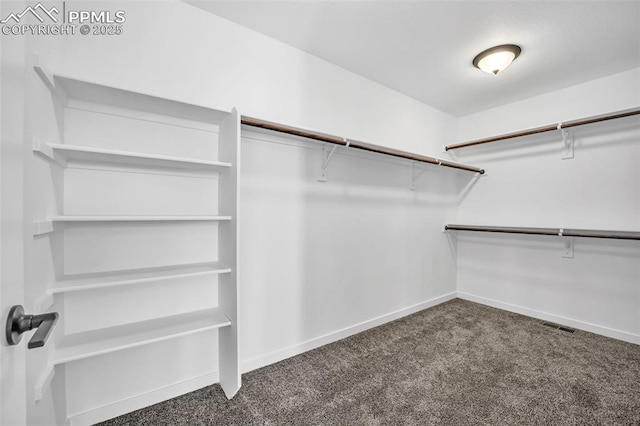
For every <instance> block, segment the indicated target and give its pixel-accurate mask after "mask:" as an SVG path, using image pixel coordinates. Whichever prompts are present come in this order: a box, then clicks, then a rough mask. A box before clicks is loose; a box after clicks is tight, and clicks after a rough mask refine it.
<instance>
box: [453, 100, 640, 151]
mask: <svg viewBox="0 0 640 426" xmlns="http://www.w3.org/2000/svg"><path fill="white" fill-rule="evenodd" d="M638 114H640V108H635V109H631V110H625V111H619V112H615V113H612V114H606V115H599V116H595V117H589V118H583V119H580V120H574V121H568V122H566V123H558V124H550V125H548V126H543V127H537V128H535V129H529V130H523V131H521V132H515V133H507V134H505V135H500V136H494V137H491V138H487V139H479V140H475V141H471V142H462V143H458V144H453V145H447V146H446V147H445V150H446V151H450V150H452V149H459V148H466V147H469V146H475V145H483V144H485V143H491V142H497V141H502V140H505V139H512V138H519V137H521V136H528V135H535V134H537V133H544V132H553V131H557V130H560V129H568V128H570V127H576V126H584V125H585V124H592V123H599V122H601V121H608V120H615V119H617V118H624V117H630V116H632V115H638Z"/></svg>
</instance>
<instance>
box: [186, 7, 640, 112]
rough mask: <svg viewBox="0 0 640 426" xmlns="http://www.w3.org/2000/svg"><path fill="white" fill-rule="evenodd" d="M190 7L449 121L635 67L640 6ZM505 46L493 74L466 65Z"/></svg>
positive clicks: (639, 55)
mask: <svg viewBox="0 0 640 426" xmlns="http://www.w3.org/2000/svg"><path fill="white" fill-rule="evenodd" d="M188 3H191V4H194V5H196V6H198V7H200V8H202V9H204V10H206V11H209V12H211V13H214V14H216V15H219V16H221V17H223V18H226V19H228V20H231V21H233V22H236V23H238V24H240V25H243V26H245V27H248V28H251V29H253V30H255V31H258V32H260V33H263V34H265V35H268V36H270V37H273V38H275V39H278V40H281V41H282V42H284V43H286V44H289V45H291V46H293V47H296V48H298V49H301V50H303V51H305V52H308V53H310V54H312V55H315V56H317V57H319V58H322V59H325V60H327V61H329V62H331V63H333V64H335V65H338V66H340V67H342V68H344V69H347V70H349V71H352V72H354V73H356V74H359V75H362V76H364V77H366V78H368V79H370V80H373V81H376V82H378V83H380V84H382V85H384V86H387V87H389V88H391V89H394V90H396V91H398V92H401V93H404V94H406V95H408V96H411V97H412V98H415V99H417V100H419V101H421V102H423V103H425V104H428V105H431V106H433V107H435V108H437V109H440V110H442V111H444V112H447V113H449V114H452V115H455V116H464V115H467V114H471V113H474V112H477V111H482V110H485V109H488V108H492V107H495V106H499V105H503V104H506V103H510V102H514V101H517V100H520V99H525V98H528V97H531V96H535V95H539V94H542V93H546V92H549V91H552V90H557V89H560V88H563V87H567V86H571V85H574V84H578V83H582V82H585V81H589V80H593V79H596V78H599V77H604V76H607V75H610V74H615V73H617V72H621V71H624V70H627V69H631V68H635V67H639V66H640V1H622V2H621V1H606V0H600V1H548V2H547V1H425V0H423V1H353V0H344V1H304V0H300V1H237V0H236V1H188ZM509 43H513V44H518V45H520V46H521V47H522V54H521V55H520V57H519V58H518V59H517V60H516V61H515V62H514V63H513V64H512V65H511V67H509V68H508V69H506V70H505V71H503V72H502V73H500V74H499V75H498V76H493V75H489V74H486V73H484V72H482V71H480V70H478V69H476V68H474V67H473V65H472V64H471V61H472V60H473V58H474V56H475V55H476V54H477V53H479V52H481V51H483V50H485V49H487V48H489V47H492V46H495V45H499V44H509ZM638 96H639V97H640V94H639V95H638Z"/></svg>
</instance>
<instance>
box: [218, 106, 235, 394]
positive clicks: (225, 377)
mask: <svg viewBox="0 0 640 426" xmlns="http://www.w3.org/2000/svg"><path fill="white" fill-rule="evenodd" d="M218 151H219V158H222V159H224V161H228V162H230V163H231V167H230V168H229V169H228V170H227V171H225V172H224V173H221V174H220V180H219V189H218V194H219V200H220V204H219V206H220V208H221V209H222V210H224V211H225V212H229V213H228V214H230V215H231V220H230V221H228V222H225V223H223V224H220V225H219V228H218V252H219V259H220V261H222V262H224V263H225V264H226V265H228V266H229V267H230V268H231V273H229V274H224V275H222V276H220V278H219V281H218V296H219V297H218V299H219V306H220V309H222V311H223V312H224V314H225V315H226V316H227V317H228V318H229V320H230V321H231V326H230V327H225V328H223V329H221V330H220V331H219V334H218V339H219V342H218V347H219V365H220V386H221V387H222V390H223V391H224V393H225V395H226V396H227V398H229V399H231V398H233V396H234V395H235V394H236V392H238V390H239V389H240V385H241V379H240V360H239V350H240V348H239V342H238V330H239V326H238V294H239V292H238V271H239V268H238V228H239V227H238V201H239V183H240V182H239V180H240V114H238V112H237V111H236V109H235V108H234V109H233V111H232V112H231V114H230V115H229V116H228V117H227V118H226V119H225V120H224V121H223V122H222V123H221V124H220V130H219V139H218Z"/></svg>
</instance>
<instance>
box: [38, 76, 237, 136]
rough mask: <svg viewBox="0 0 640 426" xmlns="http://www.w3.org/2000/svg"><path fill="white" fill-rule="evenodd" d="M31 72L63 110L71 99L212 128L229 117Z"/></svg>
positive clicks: (187, 104)
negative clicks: (56, 98) (142, 112)
mask: <svg viewBox="0 0 640 426" xmlns="http://www.w3.org/2000/svg"><path fill="white" fill-rule="evenodd" d="M34 70H35V71H36V73H37V74H38V76H39V77H40V78H41V79H42V81H43V82H44V83H45V84H46V86H47V87H48V88H49V90H51V92H52V93H53V94H54V95H55V96H57V97H58V98H59V99H60V100H61V101H62V102H63V104H64V105H65V106H66V105H67V104H68V102H69V100H70V99H72V100H79V101H85V102H92V103H97V104H102V105H110V106H114V107H117V108H125V109H129V110H137V111H144V112H150V113H153V114H159V115H165V116H169V117H176V118H181V119H186V120H193V121H200V122H203V123H210V124H216V125H218V124H220V123H221V122H222V121H224V120H225V118H227V116H228V115H229V112H228V111H220V110H218V109H214V108H212V107H210V106H206V105H196V104H193V103H191V102H184V101H182V100H179V99H168V98H162V97H158V96H156V95H155V94H152V93H143V92H140V91H138V90H132V89H131V88H127V87H115V86H107V85H103V84H99V83H94V82H90V81H86V80H84V79H83V78H77V77H75V76H69V75H66V76H65V75H60V74H55V73H49V72H48V71H47V70H45V69H43V68H42V67H39V66H35V67H34Z"/></svg>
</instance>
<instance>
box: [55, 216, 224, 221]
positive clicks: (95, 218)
mask: <svg viewBox="0 0 640 426" xmlns="http://www.w3.org/2000/svg"><path fill="white" fill-rule="evenodd" d="M49 220H50V221H51V222H187V221H218V220H231V216H52V217H50V218H49Z"/></svg>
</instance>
